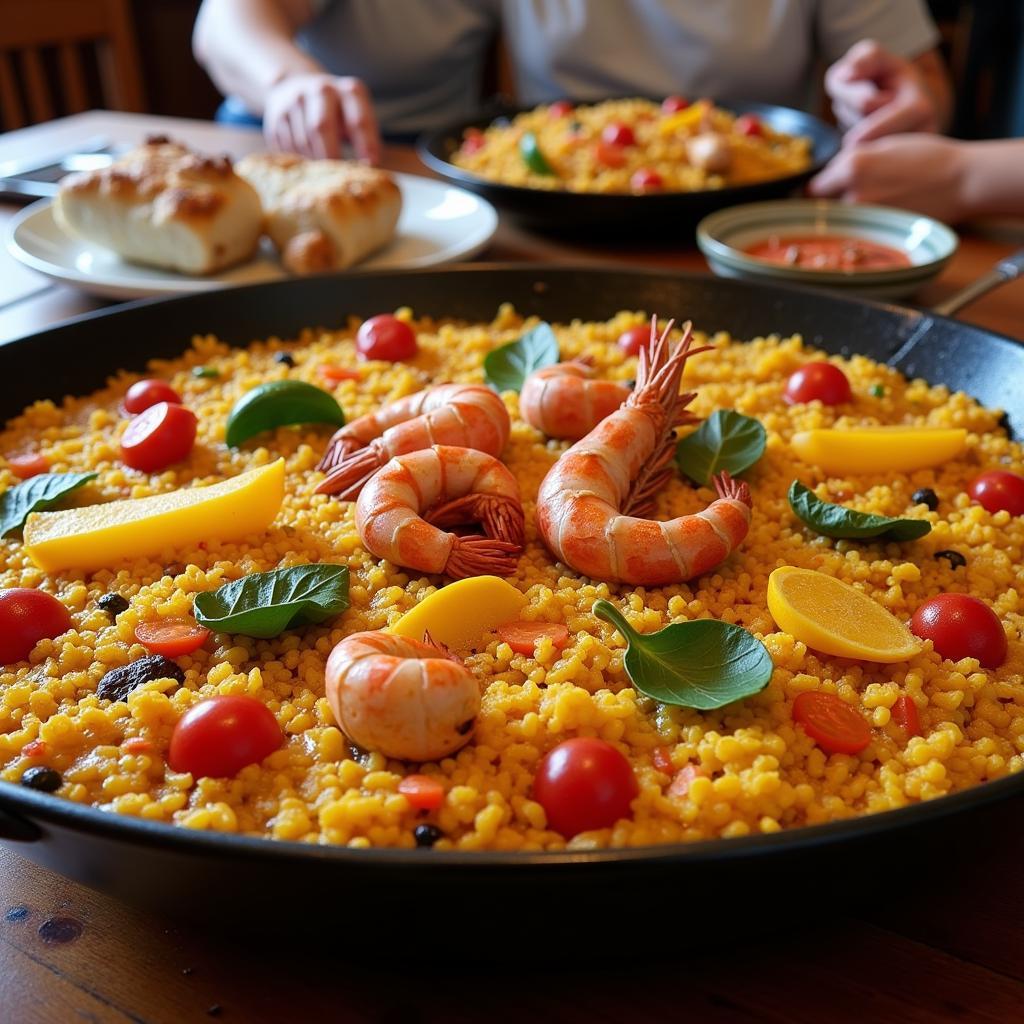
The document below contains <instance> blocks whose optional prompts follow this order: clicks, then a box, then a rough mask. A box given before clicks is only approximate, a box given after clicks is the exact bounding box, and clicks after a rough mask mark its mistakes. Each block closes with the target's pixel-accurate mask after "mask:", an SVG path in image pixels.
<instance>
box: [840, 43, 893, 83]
mask: <svg viewBox="0 0 1024 1024" xmlns="http://www.w3.org/2000/svg"><path fill="white" fill-rule="evenodd" d="M892 61H893V57H892V54H890V53H889V51H888V50H886V49H885V48H884V47H883V46H882V45H881V44H880V43H879V42H877V40H874V39H862V40H861V41H860V42H858V43H854V44H853V46H851V47H850V49H849V50H847V51H846V53H845V54H843V56H842V57H840V58H839V60H837V61H836V63H835V64H833V65H832V67H831V68H829V73H832V72H834V77H836V78H839V79H841V80H843V81H848V82H857V81H875V80H877V79H878V78H880V77H882V76H883V75H885V74H887V73H888V72H889V70H890V68H891V67H892Z"/></svg>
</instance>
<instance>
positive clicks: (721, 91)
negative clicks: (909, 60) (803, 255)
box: [299, 0, 938, 134]
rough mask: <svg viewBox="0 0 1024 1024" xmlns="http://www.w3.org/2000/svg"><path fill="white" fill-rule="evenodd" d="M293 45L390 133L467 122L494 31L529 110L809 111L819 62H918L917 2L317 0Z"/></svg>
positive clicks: (928, 39) (926, 35)
mask: <svg viewBox="0 0 1024 1024" xmlns="http://www.w3.org/2000/svg"><path fill="white" fill-rule="evenodd" d="M314 6H315V8H316V9H317V10H318V14H317V17H316V18H315V19H314V20H313V21H312V22H311V23H310V24H308V25H307V26H306V27H305V28H304V29H303V30H302V32H301V34H300V36H299V43H300V45H301V46H303V48H304V49H306V50H307V52H309V53H310V54H311V55H312V56H313V57H315V58H316V59H317V60H319V61H320V62H321V63H322V64H323V65H324V66H325V67H326V68H327V69H328V70H329V71H331V72H332V73H334V74H345V75H355V76H357V77H359V78H362V79H364V80H365V82H366V83H367V85H368V86H369V88H370V91H371V93H372V94H373V96H374V101H375V104H376V109H377V114H378V117H379V118H380V121H381V125H382V126H383V128H384V130H385V132H387V133H389V134H397V133H407V132H416V131H423V130H426V129H430V128H436V127H440V126H442V125H444V124H446V123H449V122H452V121H458V120H460V119H465V118H470V117H473V116H474V115H475V114H476V113H477V111H478V109H479V104H480V100H481V94H480V93H481V81H482V74H483V64H484V59H485V56H486V52H487V47H488V46H489V44H490V42H491V40H492V39H493V37H494V34H495V32H496V31H497V30H498V26H499V23H500V24H501V28H502V31H503V33H504V37H505V40H506V43H507V46H508V50H509V55H510V57H511V61H512V65H513V68H514V74H515V79H516V86H517V91H518V97H517V99H518V100H519V102H521V103H524V104H534V103H540V102H544V101H549V100H554V99H558V98H560V97H568V98H571V99H579V100H591V99H600V98H602V97H606V96H623V95H649V96H655V97H658V96H666V95H669V94H671V93H682V94H683V95H685V96H688V97H691V98H692V97H697V96H710V97H713V98H715V99H723V100H730V99H733V100H741V99H745V100H760V101H762V102H766V103H779V104H783V105H785V106H793V107H805V108H807V107H810V106H813V104H814V101H815V88H816V80H817V76H816V75H815V63H816V61H821V62H822V63H825V64H828V63H831V62H832V61H834V60H836V59H837V58H839V57H840V56H842V54H843V53H845V52H846V50H848V49H849V48H850V46H852V45H853V44H854V43H855V42H857V41H858V40H860V39H865V38H870V39H877V40H878V41H879V42H880V43H882V45H883V46H885V47H886V48H887V49H889V50H891V51H893V52H894V53H897V54H900V55H901V56H905V57H916V56H918V55H920V54H921V53H923V52H925V51H926V50H929V49H931V48H932V47H933V46H935V44H936V42H937V41H938V33H937V32H936V29H935V26H934V24H933V23H932V21H931V18H930V17H929V16H928V13H927V11H926V9H925V6H924V2H923V0H314Z"/></svg>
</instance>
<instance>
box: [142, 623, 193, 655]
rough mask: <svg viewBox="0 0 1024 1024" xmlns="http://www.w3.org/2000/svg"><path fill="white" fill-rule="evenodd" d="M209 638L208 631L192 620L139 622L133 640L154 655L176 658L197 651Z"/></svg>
mask: <svg viewBox="0 0 1024 1024" xmlns="http://www.w3.org/2000/svg"><path fill="white" fill-rule="evenodd" d="M209 638H210V631H209V630H208V629H207V628H206V627H205V626H200V625H199V623H198V622H195V621H194V620H192V619H157V620H156V621H155V622H140V623H139V624H138V625H137V626H136V627H135V639H136V640H138V641H139V643H140V644H142V645H143V647H147V648H148V649H149V650H151V651H152V652H153V653H154V654H162V655H163V656H164V657H165V658H177V657H178V656H179V655H182V654H191V653H192V652H193V651H197V650H199V648H200V647H202V646H203V644H205V643H206V641H207V640H209Z"/></svg>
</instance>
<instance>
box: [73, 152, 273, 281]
mask: <svg viewBox="0 0 1024 1024" xmlns="http://www.w3.org/2000/svg"><path fill="white" fill-rule="evenodd" d="M54 215H55V217H56V219H57V223H58V224H59V225H60V226H61V227H62V228H63V229H64V230H65V231H67V232H69V233H70V234H73V235H78V236H80V237H81V238H84V239H85V240H86V241H89V242H94V243H96V244H97V245H102V246H104V247H105V248H107V249H113V250H114V252H116V253H117V254H118V255H119V256H121V257H122V258H123V259H126V260H130V261H131V262H133V263H147V264H151V265H152V266H155V267H164V268H166V269H169V270H178V271H181V272H182V273H185V274H210V273H213V272H214V271H217V270H221V269H222V268H224V267H228V266H230V265H231V264H233V263H239V262H241V261H242V260H245V259H248V258H249V257H250V256H252V254H253V252H254V251H255V249H256V246H257V244H258V243H259V239H260V235H261V233H262V230H263V210H262V208H261V207H260V200H259V196H257V194H256V192H255V190H254V189H253V187H252V186H251V185H250V184H249V183H248V182H247V181H246V180H245V179H244V178H240V177H239V176H238V175H237V174H235V172H234V169H233V168H232V166H231V161H230V160H229V159H228V158H227V157H216V158H208V157H202V156H198V155H197V154H195V153H192V152H191V151H190V150H189V149H187V148H186V147H185V146H181V145H178V144H176V143H173V142H170V141H169V140H168V139H166V138H164V137H162V136H159V137H154V138H151V139H149V140H147V142H146V144H145V145H144V146H140V147H139V148H138V149H134V150H132V151H131V152H130V153H127V154H125V155H124V156H123V157H121V158H120V159H118V160H116V161H115V162H114V163H112V164H111V165H110V166H109V167H105V168H103V169H102V170H99V171H85V172H82V173H80V174H72V175H69V176H68V177H66V178H64V179H63V180H62V181H61V183H60V191H59V193H58V195H57V199H56V202H55V204H54Z"/></svg>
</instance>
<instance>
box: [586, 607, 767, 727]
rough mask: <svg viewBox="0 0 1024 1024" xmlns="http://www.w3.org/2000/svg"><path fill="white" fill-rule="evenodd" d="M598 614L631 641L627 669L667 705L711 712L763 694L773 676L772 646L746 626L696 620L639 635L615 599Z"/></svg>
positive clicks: (641, 688)
mask: <svg viewBox="0 0 1024 1024" xmlns="http://www.w3.org/2000/svg"><path fill="white" fill-rule="evenodd" d="M593 610H594V614H595V615H596V616H598V618H601V619H604V620H605V622H609V623H611V624H612V625H613V626H614V627H615V628H616V629H617V630H618V631H619V632H620V633H621V634H622V635H623V636H624V637H625V638H626V641H627V643H628V644H629V649H628V650H627V651H626V656H625V658H624V659H623V665H624V666H625V669H626V674H627V675H628V676H629V678H630V679H631V680H632V682H633V685H634V686H635V687H636V688H637V690H639V691H640V693H642V694H644V695H645V696H647V697H652V698H653V699H654V700H657V701H660V702H661V703H662V704H675V705H678V706H679V707H683V708H696V709H697V710H698V711H712V710H714V709H715V708H721V707H724V706H725V705H726V704H731V703H732V702H733V701H737V700H742V699H743V698H744V697H750V696H751V695H752V694H755V693H759V692H760V691H761V690H763V689H764V688H765V687H766V686H767V685H768V683H769V681H770V680H771V678H772V671H773V669H774V664H773V662H772V656H771V655H770V654H769V653H768V648H767V647H765V645H764V644H763V643H761V641H760V640H758V639H757V637H755V636H753V635H752V634H751V633H748V632H747V630H745V629H744V628H743V627H742V626H735V625H733V624H731V623H728V622H719V620H718V619H694V620H693V621H692V622H677V623H674V624H673V625H671V626H666V627H665V628H664V629H661V630H659V631H658V632H657V633H638V632H637V631H636V630H635V629H633V627H632V626H631V625H630V624H629V623H628V622H627V621H626V619H625V617H624V616H623V615H622V613H621V612H620V611H619V610H618V608H616V607H615V605H613V604H612V603H611V602H610V601H595V602H594V609H593Z"/></svg>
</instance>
